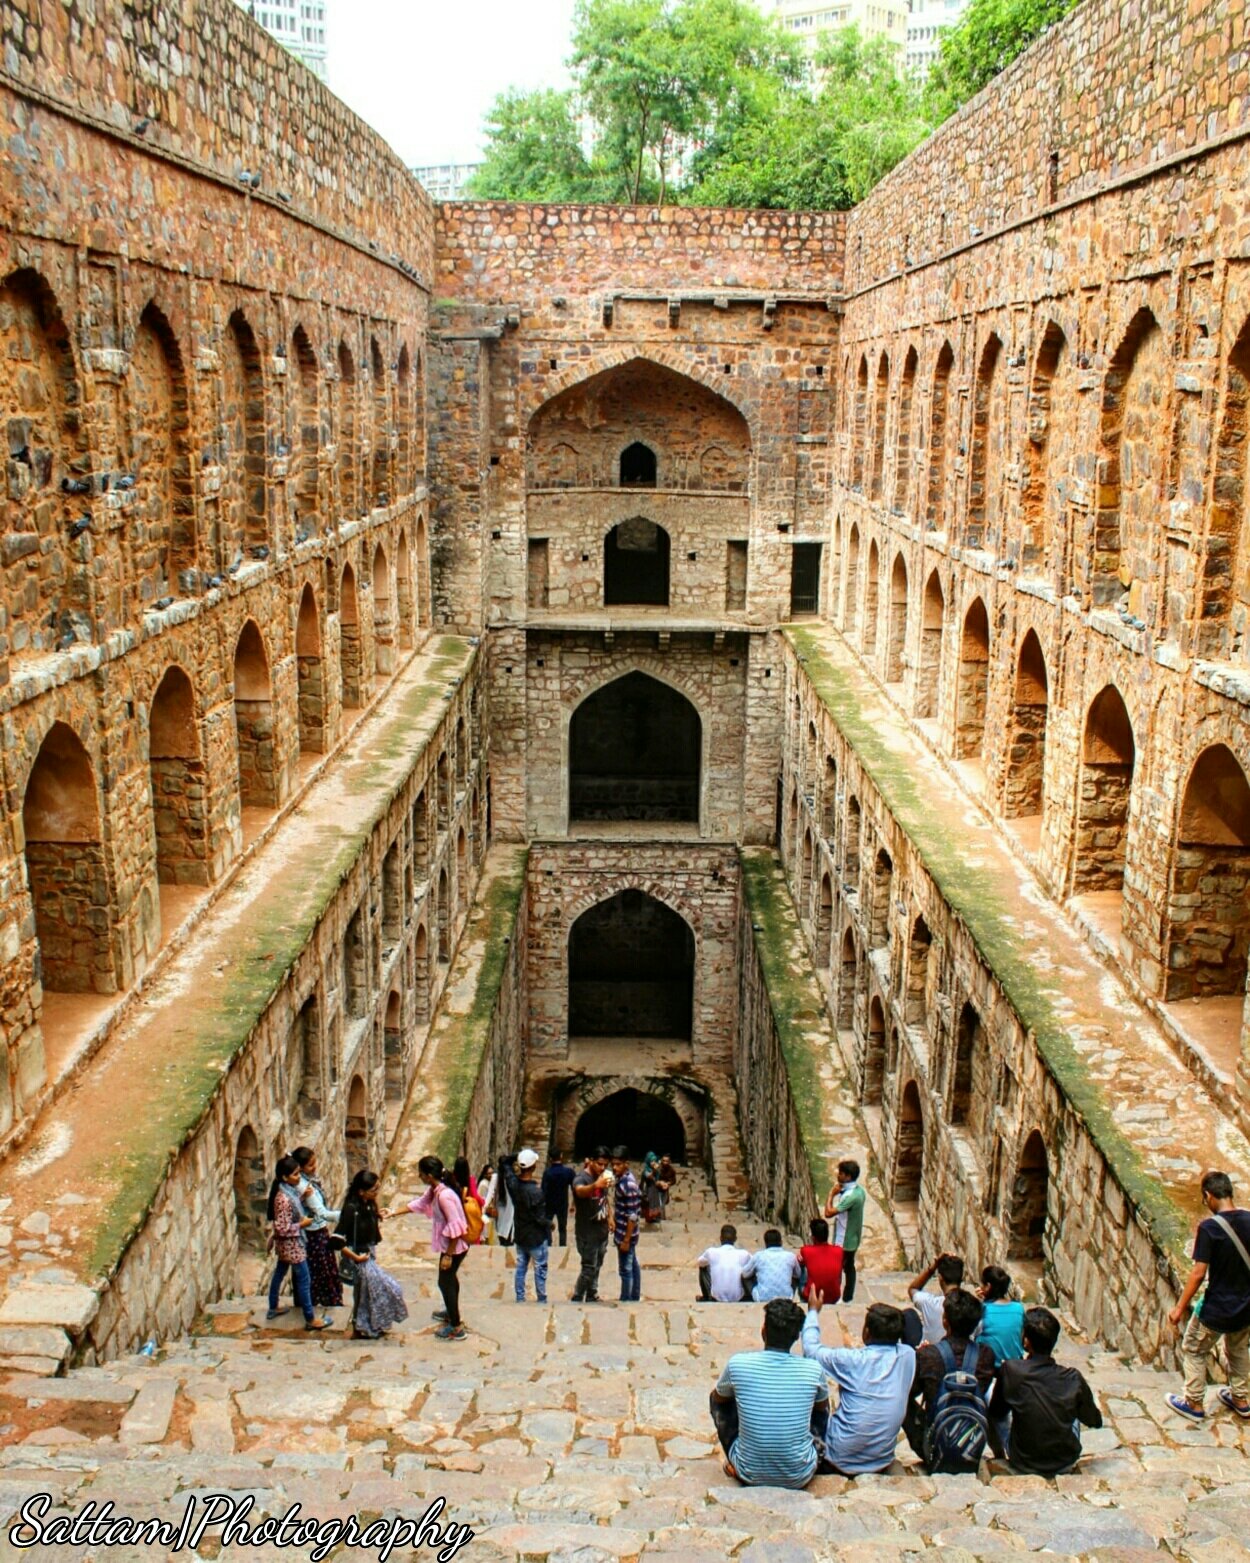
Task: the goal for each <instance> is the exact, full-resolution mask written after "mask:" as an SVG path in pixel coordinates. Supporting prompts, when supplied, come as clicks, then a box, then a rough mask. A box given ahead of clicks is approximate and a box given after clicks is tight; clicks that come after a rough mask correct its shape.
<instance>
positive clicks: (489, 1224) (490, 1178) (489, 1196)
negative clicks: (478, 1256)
mask: <svg viewBox="0 0 1250 1563" xmlns="http://www.w3.org/2000/svg"><path fill="white" fill-rule="evenodd" d="M497 1182H498V1174H497V1173H496V1171H495V1169H494V1166H493V1165H492V1164H491V1163H490V1162H489V1161H488V1162H486V1163H485V1164H484V1165H483V1167H482V1170H481V1172H479V1173H478V1175H477V1186H478V1189H479V1191H480V1196H481V1201H482V1242H483V1243H493V1242H494V1241H495V1188H496V1184H497Z"/></svg>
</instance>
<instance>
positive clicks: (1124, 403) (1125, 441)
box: [1092, 309, 1168, 603]
mask: <svg viewBox="0 0 1250 1563" xmlns="http://www.w3.org/2000/svg"><path fill="white" fill-rule="evenodd" d="M1167 369H1168V354H1167V344H1166V342H1165V340H1164V336H1163V332H1162V330H1161V329H1160V327H1159V322H1158V321H1157V320H1156V319H1155V317H1154V315H1153V313H1152V312H1151V311H1150V310H1149V309H1139V310H1138V311H1137V313H1136V314H1135V315H1134V316H1133V318H1132V320H1131V321H1130V322H1129V325H1128V329H1127V330H1126V331H1125V333H1124V336H1123V338H1122V339H1121V342H1120V345H1119V347H1118V348H1117V349H1116V352H1115V354H1114V356H1113V357H1112V360H1111V364H1110V367H1109V368H1108V370H1107V377H1106V379H1105V380H1104V382H1103V392H1102V415H1101V428H1100V437H1099V457H1098V473H1099V476H1098V509H1097V510H1096V512H1095V515H1094V558H1093V565H1092V586H1093V599H1094V602H1095V603H1109V602H1115V601H1117V600H1118V598H1119V597H1120V595H1121V594H1122V593H1123V592H1124V591H1125V590H1126V589H1127V587H1128V586H1129V585H1130V584H1131V583H1132V582H1134V581H1137V582H1143V581H1145V580H1146V579H1147V578H1148V576H1149V574H1150V571H1151V568H1152V565H1153V559H1154V549H1153V538H1154V533H1155V532H1156V530H1157V527H1158V511H1159V504H1160V495H1159V470H1158V464H1157V460H1156V457H1155V450H1156V448H1159V449H1165V448H1166V443H1165V441H1164V439H1163V433H1164V431H1163V430H1162V429H1161V427H1160V423H1161V419H1162V416H1163V411H1164V405H1165V402H1166V397H1167Z"/></svg>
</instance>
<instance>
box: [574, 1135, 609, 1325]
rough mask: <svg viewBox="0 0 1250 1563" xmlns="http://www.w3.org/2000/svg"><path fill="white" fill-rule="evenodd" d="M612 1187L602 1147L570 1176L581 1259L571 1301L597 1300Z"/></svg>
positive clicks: (605, 1155) (607, 1230)
mask: <svg viewBox="0 0 1250 1563" xmlns="http://www.w3.org/2000/svg"><path fill="white" fill-rule="evenodd" d="M611 1187H612V1174H611V1172H610V1171H609V1170H608V1153H607V1151H606V1150H604V1149H602V1147H601V1148H600V1149H599V1150H597V1151H595V1153H594V1155H593V1156H588V1157H587V1158H586V1161H585V1163H584V1165H583V1167H582V1170H581V1171H580V1172H579V1173H578V1174H577V1176H576V1177H575V1178H574V1179H573V1240H574V1242H575V1243H576V1244H577V1256H578V1258H579V1259H580V1260H581V1269H580V1271H579V1272H578V1276H577V1284H576V1286H575V1287H574V1288H573V1301H574V1302H588V1303H597V1302H599V1301H600V1297H599V1272H600V1270H602V1269H603V1260H604V1256H605V1255H606V1254H607V1251H608V1236H609V1231H610V1227H609V1222H608V1190H609V1189H610V1188H611Z"/></svg>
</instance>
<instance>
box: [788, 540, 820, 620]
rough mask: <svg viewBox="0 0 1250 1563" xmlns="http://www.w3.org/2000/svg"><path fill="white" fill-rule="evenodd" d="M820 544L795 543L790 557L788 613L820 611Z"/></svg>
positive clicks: (795, 614) (793, 614) (794, 614)
mask: <svg viewBox="0 0 1250 1563" xmlns="http://www.w3.org/2000/svg"><path fill="white" fill-rule="evenodd" d="M820 550H821V544H820V543H795V545H794V548H793V551H792V553H791V556H790V613H791V615H792V616H797V615H798V614H802V613H817V612H819V610H820Z"/></svg>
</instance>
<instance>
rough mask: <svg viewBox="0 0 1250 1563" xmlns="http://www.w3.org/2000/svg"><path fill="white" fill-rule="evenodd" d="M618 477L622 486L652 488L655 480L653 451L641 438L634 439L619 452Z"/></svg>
mask: <svg viewBox="0 0 1250 1563" xmlns="http://www.w3.org/2000/svg"><path fill="white" fill-rule="evenodd" d="M620 479H621V487H622V488H654V487H655V482H656V460H655V452H654V451H653V450H652V449H651V447H650V446H649V445H644V444H643V443H642V441H641V440H635V441H634V442H633V444H632V445H627V446H626V447H625V449H624V450H623V451H622V452H621V461H620Z"/></svg>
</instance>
